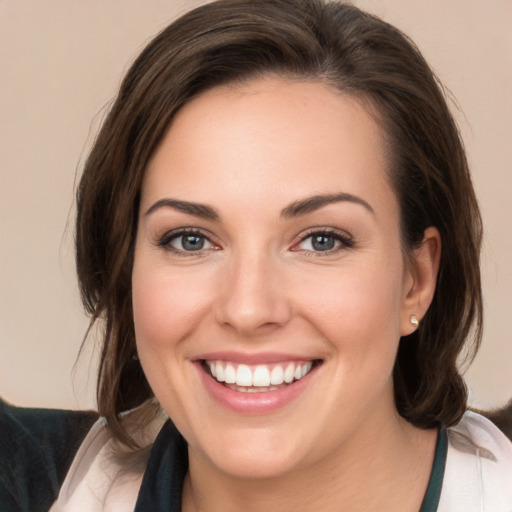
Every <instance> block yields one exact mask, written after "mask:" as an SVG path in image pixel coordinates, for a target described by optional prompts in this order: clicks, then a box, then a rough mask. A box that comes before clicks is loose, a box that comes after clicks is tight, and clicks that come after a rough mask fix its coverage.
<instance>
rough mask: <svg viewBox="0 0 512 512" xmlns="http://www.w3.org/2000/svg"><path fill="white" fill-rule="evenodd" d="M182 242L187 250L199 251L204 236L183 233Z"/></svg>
mask: <svg viewBox="0 0 512 512" xmlns="http://www.w3.org/2000/svg"><path fill="white" fill-rule="evenodd" d="M182 244H183V248H184V249H185V250H187V251H200V250H201V249H202V248H203V247H204V238H202V237H200V236H197V235H184V236H183V238H182Z"/></svg>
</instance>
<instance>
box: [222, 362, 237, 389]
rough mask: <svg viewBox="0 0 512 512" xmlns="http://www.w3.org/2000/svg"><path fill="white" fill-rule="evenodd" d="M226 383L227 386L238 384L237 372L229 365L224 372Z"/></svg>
mask: <svg viewBox="0 0 512 512" xmlns="http://www.w3.org/2000/svg"><path fill="white" fill-rule="evenodd" d="M224 381H225V382H226V384H234V383H235V382H236V370H235V367H234V366H233V365H232V364H230V363H228V364H227V365H226V370H225V371H224Z"/></svg>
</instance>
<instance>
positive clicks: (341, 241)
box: [293, 228, 355, 257]
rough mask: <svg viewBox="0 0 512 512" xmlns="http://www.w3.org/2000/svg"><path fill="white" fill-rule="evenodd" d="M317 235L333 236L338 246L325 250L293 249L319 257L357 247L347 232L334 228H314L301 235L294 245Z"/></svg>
mask: <svg viewBox="0 0 512 512" xmlns="http://www.w3.org/2000/svg"><path fill="white" fill-rule="evenodd" d="M315 236H317V237H325V238H332V239H334V241H335V243H336V242H337V246H335V247H333V248H332V249H327V250H325V251H314V250H308V249H300V248H297V249H293V250H294V251H296V252H303V253H307V254H313V255H315V256H317V257H322V256H328V255H332V254H336V253H338V252H340V251H343V250H347V249H352V248H354V247H355V242H354V239H353V238H352V237H351V236H350V235H349V234H348V233H346V232H344V231H340V230H337V229H334V228H323V229H322V228H312V229H310V230H309V231H307V232H306V233H303V234H301V235H299V238H300V242H299V243H297V244H295V245H294V247H297V246H298V245H300V244H301V243H302V242H304V241H305V240H308V239H311V240H313V238H314V237H315Z"/></svg>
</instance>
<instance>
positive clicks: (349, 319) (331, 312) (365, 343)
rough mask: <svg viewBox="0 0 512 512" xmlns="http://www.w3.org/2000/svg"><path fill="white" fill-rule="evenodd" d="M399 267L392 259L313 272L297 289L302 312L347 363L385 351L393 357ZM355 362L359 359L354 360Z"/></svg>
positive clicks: (399, 299) (399, 293)
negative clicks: (385, 262) (333, 272)
mask: <svg viewBox="0 0 512 512" xmlns="http://www.w3.org/2000/svg"><path fill="white" fill-rule="evenodd" d="M401 282H402V267H401V265H400V264H397V263H396V261H394V262H393V261H390V262H389V265H375V266H371V265H370V266H368V267H364V268H363V267H356V266H354V267H353V268H348V269H344V270H343V272H340V273H339V274H338V275H334V276H333V275H325V276H319V275H318V274H317V275H316V279H315V280H311V281H310V282H306V283H305V286H304V287H303V291H302V292H299V291H295V293H296V294H298V293H301V295H302V297H303V299H302V301H301V302H302V314H303V316H305V317H307V318H308V319H309V321H310V322H311V323H313V324H315V325H316V327H317V329H319V330H320V331H322V334H323V335H324V336H325V338H326V339H327V340H329V342H330V343H331V344H332V345H334V346H335V347H336V349H337V350H338V351H339V352H341V353H343V356H344V358H348V360H349V361H353V363H354V365H355V364H356V361H358V360H359V359H361V360H363V359H365V358H367V356H368V355H369V354H371V353H372V352H373V353H374V354H375V355H376V357H381V356H383V355H384V353H386V355H388V356H389V357H394V351H395V350H396V346H397V344H398V340H399V338H400V312H401V305H402V286H401ZM357 364H359V362H357Z"/></svg>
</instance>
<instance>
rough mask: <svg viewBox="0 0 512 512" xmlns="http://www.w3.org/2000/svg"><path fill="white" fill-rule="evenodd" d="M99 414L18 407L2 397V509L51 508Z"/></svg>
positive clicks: (14, 511) (36, 511)
mask: <svg viewBox="0 0 512 512" xmlns="http://www.w3.org/2000/svg"><path fill="white" fill-rule="evenodd" d="M97 417H98V416H97V414H96V413H93V412H73V411H61V410H55V409H29V408H22V407H14V406H12V405H9V404H8V403H6V402H4V401H3V400H1V399H0V510H1V512H47V511H48V509H49V508H50V506H51V504H52V503H53V502H54V501H55V499H56V498H57V495H58V493H59V489H60V486H61V485H62V482H63V481H64V478H65V476H66V473H67V471H68V469H69V467H70V466H71V463H72V461H73V458H74V456H75V454H76V452H77V450H78V448H79V446H80V444H81V442H82V440H83V439H84V437H85V436H86V434H87V432H88V431H89V429H90V428H91V426H92V424H93V423H94V422H95V421H96V419H97Z"/></svg>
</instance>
